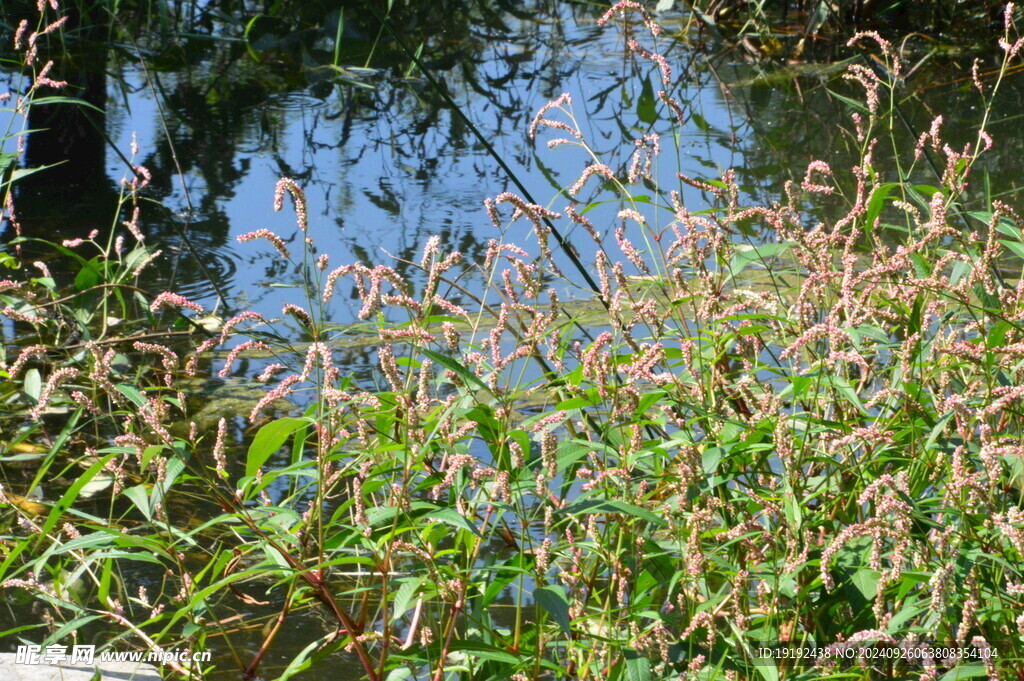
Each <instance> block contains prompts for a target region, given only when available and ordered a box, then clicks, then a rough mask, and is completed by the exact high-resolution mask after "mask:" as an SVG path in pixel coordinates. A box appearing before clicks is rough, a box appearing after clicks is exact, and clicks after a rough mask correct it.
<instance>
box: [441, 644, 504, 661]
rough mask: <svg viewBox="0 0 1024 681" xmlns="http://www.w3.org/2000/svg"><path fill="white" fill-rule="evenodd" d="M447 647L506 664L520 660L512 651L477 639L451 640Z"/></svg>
mask: <svg viewBox="0 0 1024 681" xmlns="http://www.w3.org/2000/svg"><path fill="white" fill-rule="evenodd" d="M449 649H450V650H464V651H466V652H470V653H473V657H477V658H480V659H481V660H494V661H496V662H505V663H508V664H519V662H520V659H519V658H518V657H516V656H515V655H513V654H512V653H509V652H507V651H505V650H502V649H501V648H498V647H497V646H493V645H487V644H486V643H480V642H479V641H452V642H451V645H450V646H449Z"/></svg>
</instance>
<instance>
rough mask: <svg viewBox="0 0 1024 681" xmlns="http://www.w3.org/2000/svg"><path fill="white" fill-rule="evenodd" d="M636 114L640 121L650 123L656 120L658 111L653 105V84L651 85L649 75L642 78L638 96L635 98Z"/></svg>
mask: <svg viewBox="0 0 1024 681" xmlns="http://www.w3.org/2000/svg"><path fill="white" fill-rule="evenodd" d="M636 115H637V117H638V118H639V119H640V122H642V123H648V124H650V123H654V122H655V121H657V120H658V112H657V110H656V109H655V105H654V86H653V85H651V77H650V76H647V78H645V79H644V84H643V87H642V88H641V90H640V97H639V98H638V99H637V100H636Z"/></svg>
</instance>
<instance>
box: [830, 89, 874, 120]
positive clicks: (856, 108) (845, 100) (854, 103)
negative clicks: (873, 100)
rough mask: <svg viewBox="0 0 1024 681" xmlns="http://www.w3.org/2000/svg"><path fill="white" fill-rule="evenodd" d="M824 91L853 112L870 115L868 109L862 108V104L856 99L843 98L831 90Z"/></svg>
mask: <svg viewBox="0 0 1024 681" xmlns="http://www.w3.org/2000/svg"><path fill="white" fill-rule="evenodd" d="M825 89H826V91H827V92H828V93H829V94H830V95H832V96H833V97H835V98H836V99H838V100H839V101H840V102H842V103H843V104H846V105H847V106H848V107H850V108H851V109H853V110H854V111H858V112H860V113H862V114H870V113H871V112H870V111H868V108H867V107H866V106H864V105H863V104H861V103H860V102H858V101H857V100H856V99H850V98H849V97H844V96H842V95H841V94H839V93H838V92H835V91H833V90H829V89H828V88H825Z"/></svg>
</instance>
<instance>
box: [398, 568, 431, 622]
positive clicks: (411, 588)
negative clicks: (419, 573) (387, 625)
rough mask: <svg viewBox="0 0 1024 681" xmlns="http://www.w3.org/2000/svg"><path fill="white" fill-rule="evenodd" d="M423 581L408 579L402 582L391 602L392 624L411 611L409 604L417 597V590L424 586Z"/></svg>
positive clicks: (419, 578) (413, 578) (421, 578)
mask: <svg viewBox="0 0 1024 681" xmlns="http://www.w3.org/2000/svg"><path fill="white" fill-rule="evenodd" d="M423 579H424V578H423V577H408V578H406V579H404V580H402V586H400V587H398V591H396V592H395V597H394V598H393V599H392V600H391V621H392V622H395V621H397V620H398V619H399V618H401V617H402V616H404V615H405V612H406V611H407V610H408V609H409V603H410V602H411V601H412V599H413V596H415V595H416V590H417V589H419V588H420V585H421V584H423Z"/></svg>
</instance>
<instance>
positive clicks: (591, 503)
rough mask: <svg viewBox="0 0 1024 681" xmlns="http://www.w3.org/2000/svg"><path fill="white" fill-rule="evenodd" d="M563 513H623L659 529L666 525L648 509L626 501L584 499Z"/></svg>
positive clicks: (568, 507) (569, 506) (565, 509)
mask: <svg viewBox="0 0 1024 681" xmlns="http://www.w3.org/2000/svg"><path fill="white" fill-rule="evenodd" d="M562 512H563V513H566V514H568V515H581V514H591V513H621V514H623V515H629V516H633V517H634V518H640V519H641V520H646V521H647V522H649V523H652V524H654V525H658V526H659V527H660V526H663V525H664V524H665V520H664V519H663V518H662V517H661V516H659V515H657V514H656V513H653V512H651V511H648V510H647V509H646V508H641V507H640V506H634V505H633V504H627V503H626V502H624V501H615V500H613V499H584V500H582V501H577V502H575V503H572V504H569V505H568V506H566V507H565V508H564V509H562Z"/></svg>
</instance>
